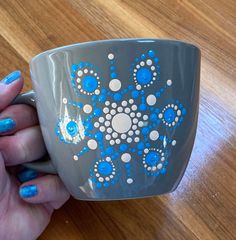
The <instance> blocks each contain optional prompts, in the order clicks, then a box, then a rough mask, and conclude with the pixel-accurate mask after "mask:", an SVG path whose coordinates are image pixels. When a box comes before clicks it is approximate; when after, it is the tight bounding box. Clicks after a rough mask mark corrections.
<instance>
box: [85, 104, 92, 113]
mask: <svg viewBox="0 0 236 240" xmlns="http://www.w3.org/2000/svg"><path fill="white" fill-rule="evenodd" d="M92 110H93V108H92V106H91V105H89V104H85V105H84V107H83V111H84V112H85V113H91V112H92Z"/></svg>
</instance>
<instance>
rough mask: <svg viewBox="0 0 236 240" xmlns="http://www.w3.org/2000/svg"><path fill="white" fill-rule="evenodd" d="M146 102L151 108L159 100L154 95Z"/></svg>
mask: <svg viewBox="0 0 236 240" xmlns="http://www.w3.org/2000/svg"><path fill="white" fill-rule="evenodd" d="M146 101H147V104H148V105H149V106H153V105H154V104H155V103H156V101H157V99H156V97H155V96H154V95H153V94H150V95H148V96H147V98H146Z"/></svg>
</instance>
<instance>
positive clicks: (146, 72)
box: [136, 67, 152, 84]
mask: <svg viewBox="0 0 236 240" xmlns="http://www.w3.org/2000/svg"><path fill="white" fill-rule="evenodd" d="M136 77H137V81H138V83H140V84H147V83H149V82H150V81H151V80H152V72H151V70H150V69H148V68H145V67H142V68H140V69H139V70H138V71H137V74H136Z"/></svg>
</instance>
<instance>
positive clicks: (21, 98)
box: [11, 90, 57, 174]
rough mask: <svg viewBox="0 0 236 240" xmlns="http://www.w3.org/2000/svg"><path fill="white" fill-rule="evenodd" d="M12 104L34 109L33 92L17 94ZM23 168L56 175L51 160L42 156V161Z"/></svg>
mask: <svg viewBox="0 0 236 240" xmlns="http://www.w3.org/2000/svg"><path fill="white" fill-rule="evenodd" d="M11 104H12V105H13V104H27V105H30V106H32V107H34V108H36V102H35V92H34V91H33V90H31V91H28V92H25V93H22V94H19V95H18V96H16V98H15V99H14V100H13V101H12V103H11ZM23 166H25V167H27V168H31V169H34V170H36V171H39V172H45V173H52V174H57V171H56V169H55V167H54V166H53V164H52V160H51V159H50V158H49V156H48V155H47V156H44V157H43V158H42V159H40V160H37V161H35V162H29V163H24V164H23Z"/></svg>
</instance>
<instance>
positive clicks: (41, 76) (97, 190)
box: [30, 39, 200, 200]
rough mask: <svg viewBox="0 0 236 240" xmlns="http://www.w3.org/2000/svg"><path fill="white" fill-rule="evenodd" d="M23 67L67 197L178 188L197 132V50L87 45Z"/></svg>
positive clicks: (133, 43)
mask: <svg viewBox="0 0 236 240" xmlns="http://www.w3.org/2000/svg"><path fill="white" fill-rule="evenodd" d="M30 68H31V76H32V81H33V88H34V90H35V93H36V105H37V111H38V115H39V120H40V126H41V129H42V133H43V137H44V140H45V143H46V147H47V150H48V153H49V155H50V157H51V160H52V162H53V165H54V166H55V168H56V170H57V172H58V174H59V176H60V177H61V179H62V180H63V182H64V184H65V185H66V187H67V188H68V190H69V191H70V192H71V194H72V195H73V196H74V197H75V198H77V199H83V200H112V199H129V198H139V197H146V196H153V195H158V194H163V193H167V192H170V191H173V190H174V189H175V188H176V187H177V185H178V183H179V182H180V180H181V178H182V176H183V174H184V171H185V168H186V166H187V163H188V161H189V158H190V154H191V151H192V147H193V143H194V138H195V133H196V127H197V116H198V105H199V78H200V51H199V49H198V48H197V47H195V46H193V45H191V44H187V43H184V42H180V41H172V40H157V39H117V40H106V41H95V42H87V43H80V44H75V45H71V46H65V47H61V48H57V49H53V50H49V51H47V52H44V53H41V54H39V55H38V56H36V57H34V58H33V59H32V61H31V64H30Z"/></svg>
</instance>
